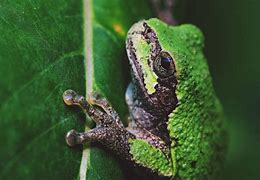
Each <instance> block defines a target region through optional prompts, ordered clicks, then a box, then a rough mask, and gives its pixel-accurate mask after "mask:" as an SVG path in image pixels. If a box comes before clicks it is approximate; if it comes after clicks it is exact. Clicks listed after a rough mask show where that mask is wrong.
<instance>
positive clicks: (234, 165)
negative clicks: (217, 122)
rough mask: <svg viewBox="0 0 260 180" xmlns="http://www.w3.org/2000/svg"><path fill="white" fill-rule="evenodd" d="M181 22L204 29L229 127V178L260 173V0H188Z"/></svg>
mask: <svg viewBox="0 0 260 180" xmlns="http://www.w3.org/2000/svg"><path fill="white" fill-rule="evenodd" d="M186 3H187V4H186V5H185V6H186V7H185V15H184V18H183V19H181V23H185V22H188V23H193V24H195V25H197V26H199V27H200V28H201V29H202V31H203V32H204V34H205V39H206V40H205V44H206V45H205V53H206V56H207V58H208V61H209V66H210V70H211V74H212V76H213V81H214V86H215V89H216V91H217V94H218V96H219V98H220V99H221V102H222V103H223V106H224V109H225V112H226V115H227V119H228V124H229V132H230V146H229V153H228V160H227V164H226V168H225V171H224V177H225V179H259V178H260V172H259V170H260V168H259V167H260V166H259V162H260V141H259V138H260V132H259V125H260V121H259V120H260V119H259V117H260V108H259V107H260V105H259V101H260V43H259V42H260V36H259V33H260V20H259V17H260V1H257V0H228V1H227V0H211V1H209V0H200V1H196V0H187V2H186Z"/></svg>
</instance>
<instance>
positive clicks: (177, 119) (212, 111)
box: [132, 19, 226, 179]
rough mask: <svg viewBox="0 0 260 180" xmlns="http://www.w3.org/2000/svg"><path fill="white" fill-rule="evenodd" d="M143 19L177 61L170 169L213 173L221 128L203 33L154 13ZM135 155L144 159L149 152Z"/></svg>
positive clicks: (178, 173) (189, 174) (177, 173)
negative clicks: (177, 24) (161, 18)
mask: <svg viewBox="0 0 260 180" xmlns="http://www.w3.org/2000/svg"><path fill="white" fill-rule="evenodd" d="M146 22H147V24H148V25H149V26H150V27H151V28H152V29H153V30H154V31H155V33H156V35H157V38H158V40H159V43H160V45H161V47H162V50H164V51H167V52H168V53H170V55H171V56H172V57H173V58H174V63H175V66H176V72H177V75H176V78H177V88H176V95H177V99H178V104H177V107H176V108H175V110H174V111H173V112H172V113H171V114H170V115H169V120H168V130H169V133H170V138H171V142H172V144H171V146H172V147H171V159H172V163H171V164H172V166H173V167H172V169H173V172H172V175H173V176H174V177H180V178H182V179H194V178H197V179H200V178H202V177H203V178H206V179H207V178H210V177H216V175H217V173H218V172H219V170H220V169H221V166H222V164H223V159H224V156H225V155H224V154H225V149H226V148H225V147H226V133H225V128H224V122H223V120H224V117H223V113H222V108H221V105H220V103H219V101H218V98H217V97H216V94H215V91H214V89H213V85H212V80H211V76H210V73H209V69H208V65H207V62H206V59H205V57H204V54H203V52H202V49H203V46H204V37H203V35H202V33H201V31H200V30H199V29H198V28H197V27H195V26H193V25H181V26H175V27H172V26H168V25H167V24H165V23H163V22H161V21H159V20H157V19H150V20H147V21H146ZM136 147H138V146H136ZM140 147H141V146H140ZM140 147H139V148H140ZM132 148H133V147H132ZM151 151H152V150H151ZM135 153H138V151H137V150H136V151H135ZM147 154H149V153H147ZM134 157H139V158H140V159H143V161H145V158H148V157H150V156H149V155H146V156H145V155H143V156H138V155H135V156H134ZM140 159H139V161H140ZM155 159H156V161H158V163H160V162H161V161H165V157H164V158H155ZM137 161H138V160H137ZM146 163H147V164H146V166H149V167H152V169H157V171H159V170H158V168H156V167H155V166H153V165H149V162H148V161H147V162H146ZM165 172H166V171H165ZM167 173H168V172H167ZM164 175H166V174H164Z"/></svg>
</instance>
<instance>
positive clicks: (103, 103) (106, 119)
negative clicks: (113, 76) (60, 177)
mask: <svg viewBox="0 0 260 180" xmlns="http://www.w3.org/2000/svg"><path fill="white" fill-rule="evenodd" d="M63 100H64V102H65V103H66V104H67V105H77V106H79V107H81V108H82V109H83V110H84V111H85V112H86V113H87V114H88V115H89V117H90V118H91V119H92V120H94V121H95V122H96V128H94V129H91V130H90V131H88V132H82V133H80V132H77V131H75V130H71V131H69V132H68V133H67V135H66V142H67V144H68V145H69V146H74V145H76V144H82V143H84V142H100V143H102V144H103V145H105V146H106V147H107V148H109V149H111V150H112V151H114V152H116V153H117V154H119V155H120V156H123V157H125V158H126V159H130V155H129V154H128V153H126V152H129V143H128V140H129V139H135V135H133V134H132V133H131V132H129V131H127V130H126V129H125V128H124V126H123V125H122V123H121V121H120V119H119V117H118V115H117V113H116V112H115V111H114V110H113V108H112V107H111V106H110V105H109V103H108V101H107V100H106V99H105V98H102V97H101V96H99V95H97V94H93V95H91V97H90V102H91V103H92V104H93V105H95V106H98V107H99V108H96V107H95V106H92V105H91V104H90V103H89V102H87V101H86V100H85V98H84V97H83V96H81V95H78V94H77V93H76V92H74V91H73V90H67V91H65V92H64V94H63ZM100 108H102V109H103V110H100Z"/></svg>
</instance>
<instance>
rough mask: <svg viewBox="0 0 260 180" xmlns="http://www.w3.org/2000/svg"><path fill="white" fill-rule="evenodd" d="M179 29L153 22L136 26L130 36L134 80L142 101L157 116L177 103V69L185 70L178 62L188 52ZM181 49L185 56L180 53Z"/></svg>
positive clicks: (129, 33)
mask: <svg viewBox="0 0 260 180" xmlns="http://www.w3.org/2000/svg"><path fill="white" fill-rule="evenodd" d="M178 28H179V27H170V26H168V25H167V24H165V23H163V22H162V21H160V20H158V19H150V20H147V21H139V22H138V23H136V24H134V25H133V26H132V27H131V29H130V30H129V32H128V35H127V39H126V47H127V54H128V58H129V61H130V64H131V67H132V80H133V82H134V84H135V85H136V87H137V92H138V96H139V98H142V99H144V101H143V103H146V104H144V105H145V106H148V107H147V108H148V109H152V111H153V112H155V113H170V112H171V111H172V110H173V109H174V108H175V107H176V104H177V97H176V86H177V83H178V73H179V72H178V70H179V69H178V68H179V67H182V65H181V64H180V63H179V62H180V61H182V60H183V59H182V57H181V56H183V57H184V56H186V55H185V53H186V52H185V50H186V49H187V42H186V40H185V39H183V40H182V39H181V32H182V30H181V29H178ZM184 29H185V28H184ZM177 41H178V43H175V42H177ZM179 50H181V51H183V53H178V52H179ZM188 54H189V53H188ZM188 56H189V55H188ZM186 57H187V56H186ZM177 58H178V59H177ZM184 61H185V62H188V61H186V60H184ZM156 111H157V112H156Z"/></svg>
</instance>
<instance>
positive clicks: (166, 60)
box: [154, 51, 175, 78]
mask: <svg viewBox="0 0 260 180" xmlns="http://www.w3.org/2000/svg"><path fill="white" fill-rule="evenodd" d="M154 70H155V73H156V74H157V75H158V76H159V77H162V78H165V77H168V76H171V75H172V74H174V72H175V66H174V62H173V58H172V57H171V56H170V54H169V53H167V52H165V51H161V52H160V54H158V55H157V57H156V59H155V62H154Z"/></svg>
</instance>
